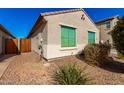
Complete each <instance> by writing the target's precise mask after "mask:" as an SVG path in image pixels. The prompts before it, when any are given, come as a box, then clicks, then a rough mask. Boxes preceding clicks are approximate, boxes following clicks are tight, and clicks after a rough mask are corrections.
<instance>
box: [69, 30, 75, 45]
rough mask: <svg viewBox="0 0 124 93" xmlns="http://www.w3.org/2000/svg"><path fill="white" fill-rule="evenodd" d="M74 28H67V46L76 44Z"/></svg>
mask: <svg viewBox="0 0 124 93" xmlns="http://www.w3.org/2000/svg"><path fill="white" fill-rule="evenodd" d="M75 35H76V34H75V29H70V30H69V47H75V45H76V41H75V40H76V36H75Z"/></svg>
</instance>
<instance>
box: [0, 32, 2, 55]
mask: <svg viewBox="0 0 124 93" xmlns="http://www.w3.org/2000/svg"><path fill="white" fill-rule="evenodd" d="M1 53H2V33H1V31H0V54H1Z"/></svg>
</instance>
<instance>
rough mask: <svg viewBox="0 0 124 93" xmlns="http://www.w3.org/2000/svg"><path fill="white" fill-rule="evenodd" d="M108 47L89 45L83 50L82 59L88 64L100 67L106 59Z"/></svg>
mask: <svg viewBox="0 0 124 93" xmlns="http://www.w3.org/2000/svg"><path fill="white" fill-rule="evenodd" d="M109 52H110V46H109V45H106V44H90V45H87V46H86V47H85V48H84V58H85V61H86V62H87V63H88V64H93V65H98V66H100V65H102V64H103V62H104V59H106V57H108V54H109Z"/></svg>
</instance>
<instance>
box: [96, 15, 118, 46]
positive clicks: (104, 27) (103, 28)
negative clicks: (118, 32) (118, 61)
mask: <svg viewBox="0 0 124 93" xmlns="http://www.w3.org/2000/svg"><path fill="white" fill-rule="evenodd" d="M117 21H118V16H113V17H110V18H106V19H103V20H100V21H97V22H96V25H97V27H98V29H99V30H100V41H101V42H103V43H109V44H111V45H112V37H111V34H110V32H111V30H112V29H113V27H114V26H115V25H116V23H117Z"/></svg>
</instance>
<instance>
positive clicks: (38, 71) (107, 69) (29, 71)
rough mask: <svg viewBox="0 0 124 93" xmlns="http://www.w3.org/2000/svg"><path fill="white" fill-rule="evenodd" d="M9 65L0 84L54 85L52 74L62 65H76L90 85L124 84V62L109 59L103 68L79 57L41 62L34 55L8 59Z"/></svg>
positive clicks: (22, 55) (28, 54) (0, 79)
mask: <svg viewBox="0 0 124 93" xmlns="http://www.w3.org/2000/svg"><path fill="white" fill-rule="evenodd" d="M8 59H11V63H10V65H9V66H8V68H7V69H6V70H5V72H4V74H3V76H2V77H1V78H0V84H56V82H54V79H53V75H54V72H55V71H56V70H57V69H58V67H60V66H62V65H63V64H68V63H77V64H79V65H80V66H81V67H82V68H84V67H85V73H86V74H87V75H88V77H89V78H90V79H91V84H124V61H123V60H117V59H114V60H116V61H114V60H112V59H110V60H109V61H108V64H106V65H105V66H103V67H97V66H90V65H88V64H86V63H85V62H84V61H83V58H81V57H79V56H69V57H63V58H59V59H56V60H52V61H49V63H47V61H44V60H41V61H40V58H39V56H38V55H37V54H35V53H33V52H32V53H25V54H21V55H17V56H13V57H9V58H8ZM113 61H114V62H113Z"/></svg>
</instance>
